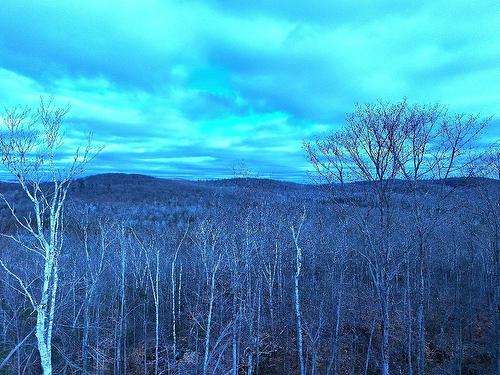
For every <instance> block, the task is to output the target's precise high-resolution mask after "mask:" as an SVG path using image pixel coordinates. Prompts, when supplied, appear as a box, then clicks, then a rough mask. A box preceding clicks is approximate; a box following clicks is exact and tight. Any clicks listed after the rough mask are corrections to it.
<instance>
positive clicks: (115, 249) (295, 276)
mask: <svg viewBox="0 0 500 375" xmlns="http://www.w3.org/2000/svg"><path fill="white" fill-rule="evenodd" d="M54 111H55V110H54V109H51V108H44V107H43V106H42V108H41V109H39V111H38V112H37V113H38V114H37V117H36V118H37V120H39V121H41V123H42V125H43V126H45V127H44V129H49V130H50V129H52V131H53V133H50V132H48V133H49V134H53V135H55V134H56V133H57V130H58V127H57V126H56V127H54V124H56V125H58V124H59V123H60V122H61V121H62V118H63V117H64V114H65V113H64V112H61V113H59V114H60V115H61V116H60V117H58V116H55V115H54ZM432 111H436V112H432ZM432 113H434V115H435V117H432V116H428V117H425V116H424V117H418V116H417V115H422V114H426V115H429V114H432ZM44 115H45V117H44ZM56 115H57V112H56ZM447 116H448V115H445V114H444V112H442V111H441V110H440V108H438V107H412V106H409V105H408V104H407V103H406V102H404V101H403V102H401V103H396V104H395V105H392V104H383V103H379V104H376V105H374V106H366V107H357V109H356V110H355V111H354V112H353V114H352V115H351V117H349V118H348V119H347V121H346V127H345V129H344V130H343V132H342V133H336V134H335V135H334V136H332V137H330V138H323V139H320V140H318V141H317V142H312V143H307V144H306V145H305V151H306V152H305V153H306V156H307V157H308V158H309V160H310V161H311V163H312V164H311V165H312V166H313V167H314V169H315V173H314V176H316V177H318V178H319V179H320V180H319V181H318V182H319V183H314V184H313V183H311V184H295V183H287V182H278V181H273V180H266V179H250V178H235V179H229V180H216V181H198V182H193V181H177V180H163V179H157V178H152V177H146V176H140V175H122V174H108V175H99V176H93V177H86V178H79V177H78V175H79V174H80V173H81V172H82V170H83V169H81V168H80V167H81V166H83V165H84V164H86V163H87V162H94V163H98V157H97V158H96V159H94V160H91V159H92V158H91V157H90V156H89V155H91V153H92V149H91V148H85V149H83V151H81V152H80V153H79V154H78V157H75V162H74V163H73V164H72V166H70V167H68V168H66V169H60V167H59V166H58V165H57V164H55V163H52V162H48V163H47V162H44V163H42V164H43V165H44V166H47V165H48V166H49V168H39V167H38V166H39V165H40V160H42V159H43V160H49V161H50V160H52V158H55V157H57V154H56V153H53V152H52V153H51V152H46V151H44V152H43V153H39V155H41V156H40V157H37V158H31V159H30V157H26V156H25V155H21V156H19V151H22V150H24V149H23V147H25V148H27V147H35V146H33V144H34V143H30V142H26V143H22V142H21V143H14V144H13V143H9V142H11V141H12V140H13V139H18V138H16V137H19V135H20V134H19V133H16V131H15V129H16V126H17V125H15V126H12V124H14V123H15V122H9V121H6V123H7V125H9V124H10V127H9V126H8V127H7V129H8V130H9V131H10V133H8V134H10V137H11V138H8V137H7V138H6V136H5V135H4V138H3V141H2V144H1V146H2V153H3V155H4V158H3V162H4V165H6V167H7V168H8V169H9V170H10V171H11V172H13V173H14V176H17V178H18V182H17V183H2V184H0V192H1V193H2V197H3V200H4V204H3V205H2V206H1V209H0V217H1V222H0V226H1V228H0V231H1V232H2V233H3V236H2V238H0V244H1V246H0V259H1V265H2V267H1V268H0V373H2V371H3V373H5V374H39V373H42V371H43V373H44V374H52V373H54V374H117V375H121V374H155V375H156V374H203V375H206V374H234V375H237V374H262V375H263V374H301V375H305V374H312V375H315V374H364V375H368V374H384V375H386V374H418V375H423V374H463V375H466V374H468V375H472V374H478V375H479V374H495V373H497V371H498V369H499V368H500V367H499V366H500V359H499V344H500V341H499V331H500V330H499V327H500V325H499V324H500V323H499V269H500V256H499V241H500V221H499V220H500V181H499V180H498V178H496V176H497V175H498V169H495V168H498V165H499V164H498V154H494V156H493V157H484V155H483V156H481V158H479V157H478V158H474V160H473V161H471V162H470V163H469V162H467V163H466V162H465V161H464V160H465V157H469V156H470V155H469V154H467V153H466V152H465V150H466V149H467V147H469V146H470V145H472V139H473V138H474V137H475V136H476V135H477V134H479V132H480V130H481V128H482V127H483V125H485V124H486V122H484V123H483V122H482V120H480V119H479V118H477V117H466V116H463V117H453V118H451V117H447ZM5 118H6V119H7V120H8V119H9V118H10V119H19V118H22V119H23V120H24V119H26V118H28V117H27V113H20V112H11V113H10V117H9V116H6V117H5ZM374 118H375V119H378V120H373V119H374ZM40 119H41V120H40ZM452 120H453V121H452ZM18 123H19V122H18ZM21 123H22V121H21ZM49 125H51V126H49ZM361 125H362V126H361ZM30 134H31V133H30ZM457 134H458V135H457ZM21 135H25V133H22V134H21ZM424 135H425V136H424ZM450 140H452V141H453V140H455V141H456V142H450ZM43 142H45V143H43ZM43 142H42V143H43V146H44V150H46V149H48V150H52V149H53V148H54V147H56V146H57V144H56V142H52V141H51V137H46V138H45V139H44V141H43ZM51 142H52V143H51ZM440 142H441V143H440ZM424 144H425V145H427V144H429V146H428V147H427V146H425V145H424ZM437 144H441V145H449V147H448V146H447V147H448V148H441V147H436V145H437ZM299 146H300V145H299ZM9 147H10V148H9ZM37 147H38V146H37ZM51 147H52V148H51ZM443 147H444V146H443ZM30 150H31V151H33V150H35V151H37V152H38V151H39V149H38V148H34V149H30ZM430 154H432V156H433V157H432V158H431V157H430ZM454 154H455V155H454ZM495 155H496V157H495ZM467 160H472V159H467ZM458 164H460V168H458V167H457V165H458ZM479 164H481V165H480V166H479ZM492 168H493V169H492ZM52 170H57V171H58V174H55V173H52V174H50V173H49V174H48V176H49V178H48V180H49V181H52V182H48V181H47V178H46V176H47V173H48V172H47V171H52ZM61 171H62V172H61ZM491 171H493V172H491ZM481 174H483V175H485V176H487V177H488V178H486V177H480V175H481ZM28 175H29V176H31V177H25V176H28ZM42 175H43V176H45V180H44V179H42V178H41V177H39V176H42ZM32 176H36V177H32ZM491 177H493V178H491Z"/></svg>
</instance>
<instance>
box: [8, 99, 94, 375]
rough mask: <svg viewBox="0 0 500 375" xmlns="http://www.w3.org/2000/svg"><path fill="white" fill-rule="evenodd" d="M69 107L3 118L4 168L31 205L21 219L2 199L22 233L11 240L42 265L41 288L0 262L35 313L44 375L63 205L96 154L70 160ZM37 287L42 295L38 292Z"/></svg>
mask: <svg viewBox="0 0 500 375" xmlns="http://www.w3.org/2000/svg"><path fill="white" fill-rule="evenodd" d="M67 113H68V108H57V107H55V106H53V104H52V102H51V101H49V102H46V101H44V100H41V101H40V105H39V107H38V109H37V110H36V111H35V110H33V109H31V108H28V107H16V108H13V109H7V110H6V111H5V114H4V115H3V117H2V124H3V128H4V130H3V133H2V134H1V136H0V153H1V157H2V163H3V165H4V166H5V168H6V169H7V170H8V171H9V172H10V173H11V174H12V175H13V176H14V177H15V178H16V179H17V181H18V182H19V185H20V186H21V188H22V190H23V191H24V193H25V195H26V196H27V198H28V199H29V201H30V203H31V213H30V215H28V216H26V217H20V216H19V215H18V213H17V212H16V210H15V207H14V204H13V203H11V202H8V201H7V199H5V197H4V196H3V195H2V198H3V199H4V202H5V203H6V205H7V206H8V208H9V210H10V212H11V214H12V216H13V218H14V219H15V221H16V222H17V224H18V227H19V231H21V232H24V233H25V234H27V235H28V238H29V239H30V240H26V239H25V238H26V237H23V236H22V235H21V233H19V232H18V233H17V234H14V235H7V236H8V237H9V238H11V239H12V240H13V241H14V242H16V243H17V244H18V245H19V247H20V248H21V249H23V250H26V251H29V252H31V253H33V254H35V255H36V256H37V257H40V258H41V259H42V260H43V271H42V274H41V275H40V279H41V280H42V282H41V285H39V283H33V282H28V281H27V280H23V278H22V277H21V276H20V275H18V274H16V273H15V272H14V271H12V270H11V268H10V266H9V265H7V264H5V263H4V262H3V261H0V264H1V265H2V267H3V269H4V270H5V271H6V272H7V273H8V274H9V275H10V276H11V277H12V278H14V279H15V280H16V282H17V283H18V286H19V288H20V291H21V292H22V293H23V294H24V295H25V296H26V297H27V298H28V299H29V301H30V303H31V305H32V307H33V309H34V311H35V312H36V316H37V320H36V332H35V334H36V338H37V343H38V351H39V353H40V361H41V366H42V369H43V373H44V375H49V374H52V360H51V358H52V333H53V325H54V314H55V309H56V296H57V288H58V283H59V257H60V254H61V251H62V249H63V244H64V235H63V234H64V218H63V216H64V203H65V200H66V196H67V194H68V191H69V188H70V186H71V183H72V182H73V180H74V179H75V177H77V176H79V175H80V174H81V173H82V172H83V171H84V168H85V166H86V165H87V163H88V162H89V161H90V160H91V159H92V158H93V157H94V155H95V152H96V150H94V149H92V147H91V145H90V139H89V143H88V144H87V146H86V147H84V148H82V149H80V148H79V149H77V150H76V152H75V153H74V154H73V155H72V156H70V157H67V156H65V152H66V150H65V149H63V148H62V145H63V132H62V125H63V121H64V118H65V117H66V115H67ZM35 286H38V290H35Z"/></svg>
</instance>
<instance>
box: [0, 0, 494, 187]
mask: <svg viewBox="0 0 500 375" xmlns="http://www.w3.org/2000/svg"><path fill="white" fill-rule="evenodd" d="M498 25H500V3H499V2H498V1H488V0H485V1H470V0H469V1H452V2H450V1H449V0H447V1H443V0H434V1H408V2H394V1H368V0H362V1H358V2H353V1H348V0H340V1H315V0H309V1H304V0H301V1H299V0H289V1H264V0H252V1H248V0H232V1H222V0H207V1H192V0H182V1H181V0H179V1H153V0H143V1H136V2H132V1H114V0H107V1H102V0H101V1H93V0H87V1H79V2H76V1H43V0H37V1H17V0H8V1H6V2H4V3H3V4H2V11H1V12H0V102H1V103H2V106H3V107H5V106H11V105H14V104H35V103H36V102H37V100H38V98H39V96H40V95H50V96H53V97H54V99H55V102H56V103H58V104H62V105H64V104H67V103H69V104H70V105H71V112H70V117H69V118H68V129H67V146H68V147H70V146H73V145H75V144H77V143H79V142H81V141H82V140H83V139H84V134H85V133H87V132H88V131H92V132H93V134H94V139H95V140H96V142H98V143H102V144H106V148H105V150H104V151H103V152H102V154H101V155H100V156H99V158H98V159H97V160H96V161H95V162H94V163H93V164H92V166H91V168H90V169H89V171H88V172H89V173H103V172H133V173H145V174H151V175H157V176H163V177H178V178H190V179H197V178H219V177H231V176H232V174H233V170H234V167H235V166H237V165H239V164H241V163H242V161H244V164H245V165H246V167H247V168H248V169H250V170H252V171H253V172H254V173H256V174H258V175H259V176H262V177H272V178H278V179H288V180H301V179H303V178H304V176H305V171H306V169H307V168H308V166H307V162H306V160H305V158H304V154H303V151H302V149H301V143H302V140H304V139H310V138H313V137H314V136H315V135H321V134H324V133H325V132H328V131H330V130H332V129H335V128H337V127H338V126H341V124H342V121H343V119H344V117H345V114H346V113H347V112H349V111H350V110H351V109H352V108H353V104H354V103H355V102H366V101H372V100H376V99H393V100H396V99H400V98H402V97H408V99H409V100H410V101H411V102H423V103H426V102H431V101H432V102H433V101H439V102H441V103H443V104H447V105H448V106H449V108H450V110H451V111H456V112H474V113H476V112H480V113H482V114H484V115H493V116H495V115H496V116H499V115H500V110H499V103H500V27H499V26H498ZM486 137H487V138H488V140H491V139H495V138H499V137H500V121H499V120H498V117H494V119H493V122H492V126H491V127H490V129H489V132H488V133H487V135H486Z"/></svg>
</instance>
